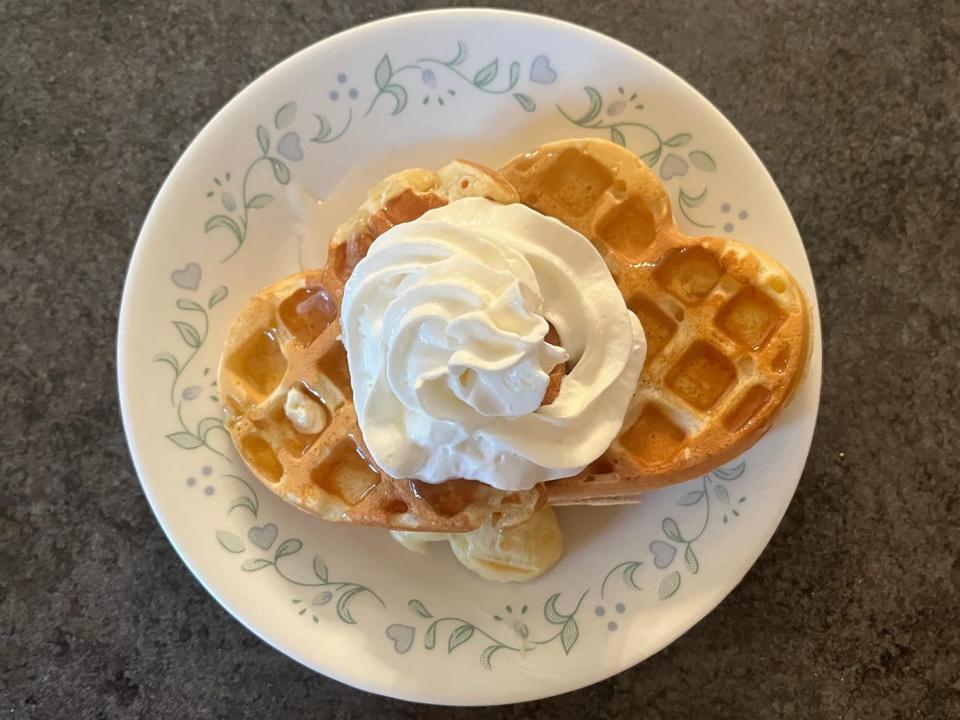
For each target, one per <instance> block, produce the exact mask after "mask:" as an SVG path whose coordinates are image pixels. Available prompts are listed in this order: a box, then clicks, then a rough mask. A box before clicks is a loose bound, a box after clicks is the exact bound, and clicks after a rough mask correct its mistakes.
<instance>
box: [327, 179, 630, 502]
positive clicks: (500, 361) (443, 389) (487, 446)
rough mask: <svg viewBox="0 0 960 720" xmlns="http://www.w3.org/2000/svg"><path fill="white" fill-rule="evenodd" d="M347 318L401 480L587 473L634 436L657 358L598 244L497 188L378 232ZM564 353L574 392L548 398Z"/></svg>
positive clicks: (534, 479) (388, 455) (357, 276)
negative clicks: (643, 377) (634, 401)
mask: <svg viewBox="0 0 960 720" xmlns="http://www.w3.org/2000/svg"><path fill="white" fill-rule="evenodd" d="M548 322H549V323H550V324H552V325H553V326H554V327H555V328H556V330H557V332H558V334H559V336H560V340H561V345H562V347H558V346H555V345H552V344H550V343H548V342H547V341H546V340H545V336H546V334H547V332H548V330H549V326H548ZM341 323H342V327H343V330H342V331H343V336H342V339H343V344H344V346H345V347H346V350H347V359H348V362H349V366H350V378H351V384H352V386H353V395H354V402H355V404H356V408H357V417H358V419H359V421H360V429H361V431H362V432H363V438H364V440H365V441H366V444H367V447H368V448H369V449H370V452H371V453H372V455H373V457H374V459H375V460H376V461H377V463H378V464H379V465H380V467H382V468H383V469H384V470H385V471H386V472H388V473H389V474H390V475H391V476H393V477H397V478H417V479H420V480H424V481H426V482H429V483H439V482H443V481H445V480H449V479H451V478H468V479H473V480H480V481H481V482H484V483H487V484H488V485H492V486H494V487H497V488H500V489H503V490H523V489H528V488H531V487H533V486H534V485H535V484H536V483H538V482H542V481H546V480H555V479H557V478H562V477H568V476H571V475H575V474H577V473H578V472H580V471H581V470H582V469H583V468H584V467H586V466H587V465H588V464H589V463H591V462H592V461H593V460H595V459H596V458H598V457H599V456H600V455H601V454H602V453H603V452H604V451H605V450H606V449H607V448H608V447H609V446H610V443H611V442H612V441H613V439H614V438H615V437H616V436H617V434H618V433H619V432H620V429H621V426H622V425H623V418H624V415H625V414H626V411H627V405H628V404H629V402H630V398H631V396H632V395H633V392H634V389H635V388H636V384H637V380H638V378H639V376H640V371H641V369H642V367H643V360H644V356H645V354H646V339H645V337H644V334H643V329H642V328H641V327H640V322H639V320H637V317H636V316H635V315H634V314H633V313H632V312H630V311H629V310H628V309H627V307H626V305H625V304H624V301H623V297H622V296H621V294H620V291H619V290H618V289H617V286H616V284H615V283H614V281H613V278H612V277H611V275H610V271H609V270H608V269H607V266H606V265H605V264H604V262H603V259H602V258H601V257H600V254H599V253H598V252H597V250H596V249H595V248H594V247H593V245H591V244H590V241H589V240H587V239H586V238H585V237H584V236H583V235H581V234H580V233H578V232H577V231H576V230H573V229H572V228H570V227H567V226H566V225H564V224H563V223H561V222H559V221H557V220H555V219H553V218H549V217H545V216H544V215H541V214H540V213H538V212H536V211H535V210H531V209H530V208H528V207H526V206H524V205H519V204H515V205H500V204H498V203H494V202H491V201H490V200H486V199H483V198H465V199H462V200H458V201H456V202H453V203H451V204H449V205H446V206H444V207H441V208H437V209H435V210H431V211H429V212H427V213H426V214H424V215H423V216H422V217H420V218H419V219H417V220H414V221H413V222H408V223H403V224H401V225H397V226H395V227H393V228H391V229H390V230H388V231H387V232H385V233H384V234H383V235H381V236H380V237H379V238H377V240H376V241H375V242H374V243H373V245H372V246H371V248H370V252H369V253H368V255H367V256H366V258H364V259H363V260H362V261H361V262H360V263H359V264H358V265H357V267H356V269H355V270H354V271H353V274H352V275H351V276H350V279H349V280H348V281H347V284H346V288H345V290H344V298H343V307H342V313H341ZM561 362H566V363H567V367H568V368H570V370H569V372H568V374H567V375H566V376H565V377H564V378H563V381H562V383H561V384H560V393H559V395H558V396H557V398H556V399H555V400H554V401H553V402H552V403H551V404H549V405H542V404H541V403H542V401H543V397H544V392H545V391H546V389H547V385H548V382H549V377H548V374H549V372H550V370H551V369H552V368H553V367H554V366H555V365H557V364H558V363H561Z"/></svg>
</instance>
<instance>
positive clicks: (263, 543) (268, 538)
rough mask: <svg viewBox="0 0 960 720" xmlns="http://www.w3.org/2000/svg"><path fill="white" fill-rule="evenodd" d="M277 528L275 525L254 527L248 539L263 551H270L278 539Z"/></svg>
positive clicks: (248, 534)
mask: <svg viewBox="0 0 960 720" xmlns="http://www.w3.org/2000/svg"><path fill="white" fill-rule="evenodd" d="M277 532H278V530H277V526H276V525H274V524H273V523H267V524H266V525H264V526H263V527H252V528H250V530H248V531H247V537H248V538H250V542H252V543H253V544H254V545H256V546H257V547H258V548H260V549H261V550H269V549H270V546H271V545H273V541H274V540H276V539H277Z"/></svg>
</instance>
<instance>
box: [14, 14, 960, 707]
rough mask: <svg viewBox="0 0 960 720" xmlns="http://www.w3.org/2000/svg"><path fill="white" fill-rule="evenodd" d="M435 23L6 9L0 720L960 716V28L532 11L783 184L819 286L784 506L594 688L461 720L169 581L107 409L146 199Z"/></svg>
mask: <svg viewBox="0 0 960 720" xmlns="http://www.w3.org/2000/svg"><path fill="white" fill-rule="evenodd" d="M431 4H432V3H416V2H397V1H396V0H381V1H380V2H368V1H365V0H364V1H358V2H353V3H345V2H344V3H337V2H328V1H323V2H291V1H289V0H287V1H286V2H278V3H252V2H240V1H238V0H229V1H224V2H210V3H193V2H183V1H174V2H150V3H144V4H142V5H141V4H138V3H122V2H105V1H104V2H74V3H45V2H42V1H41V0H24V1H23V2H2V3H0V81H2V82H0V86H2V88H3V91H2V95H0V168H2V178H0V339H2V344H3V351H2V352H0V398H2V405H0V407H2V408H3V412H2V414H0V487H2V488H3V493H2V494H3V502H2V503H0V713H3V714H4V715H3V716H4V717H6V716H10V717H16V718H20V717H24V718H58V717H78V718H100V717H104V718H128V717H143V718H167V717H185V718H192V717H248V716H249V717H270V718H276V719H278V720H279V719H280V718H301V717H312V716H319V717H336V718H347V717H361V716H376V717H395V718H413V717H437V718H441V717H442V718H447V717H481V716H482V717H502V718H532V717H538V718H539V717H544V718H546V717H559V716H561V715H562V716H566V715H568V714H572V715H576V716H580V717H600V718H612V717H627V716H638V717H644V718H647V719H648V720H654V719H655V718H714V717H717V718H775V717H785V718H870V719H871V720H877V719H881V718H956V717H960V623H958V622H957V621H958V619H960V601H958V598H960V587H958V584H960V560H958V554H960V522H958V517H960V482H958V481H960V439H958V438H960V412H958V409H957V407H958V406H957V403H958V396H957V388H958V387H960V370H958V368H960V360H958V358H960V353H958V351H960V220H958V217H960V216H958V207H960V140H958V137H960V71H958V64H960V5H958V4H957V3H956V2H950V1H947V0H945V1H942V2H935V1H932V2H914V1H911V0H891V1H890V2H887V3H884V6H885V9H884V10H882V11H881V10H879V9H877V7H876V5H878V4H873V3H862V2H850V1H842V2H826V3H822V2H811V1H806V0H800V1H798V2H788V1H786V0H779V1H775V2H765V3H753V2H734V1H733V0H715V1H714V2H709V3H707V2H698V1H695V0H674V1H673V2H669V3H656V2H643V3H627V2H607V1H606V0H596V1H590V2H587V1H584V0H565V1H563V2H557V3H547V2H528V3H523V7H524V8H526V9H529V10H533V11H538V12H544V13H550V14H554V15H559V16H561V17H564V18H567V19H570V20H572V21H575V22H578V23H581V24H583V25H586V26H588V27H592V28H595V29H597V30H600V31H602V32H605V33H608V34H610V35H612V36H614V37H616V38H619V39H621V40H623V41H625V42H627V43H629V44H631V45H634V46H636V47H638V48H640V49H642V50H644V51H645V52H647V53H649V54H650V55H652V56H653V57H655V58H657V59H658V60H660V61H662V62H663V63H665V64H666V65H667V66H669V67H670V68H672V69H673V70H675V71H676V72H678V73H679V74H680V75H682V76H683V77H685V78H686V79H688V80H689V81H690V82H692V83H693V84H694V85H695V86H696V87H697V88H698V89H700V90H701V91H702V92H703V93H704V94H705V95H706V96H707V97H708V98H710V99H711V100H712V101H713V102H714V103H716V105H717V106H718V107H719V108H720V109H721V110H722V111H723V112H724V113H725V114H726V115H727V117H729V118H730V120H732V121H733V123H734V124H735V125H736V126H737V127H738V128H739V129H740V130H741V131H742V132H743V134H744V135H745V136H746V138H747V139H748V140H749V142H750V143H751V144H752V145H753V147H754V148H755V149H756V150H757V152H758V153H759V155H760V157H761V158H762V159H763V161H764V162H765V163H766V165H767V167H768V168H769V169H770V171H771V173H772V174H773V176H774V178H775V179H776V181H777V183H778V184H779V186H780V188H781V190H782V191H783V194H784V196H785V197H786V200H787V202H788V204H789V205H790V207H791V208H792V210H793V212H794V215H795V217H796V220H797V223H798V225H799V227H800V231H801V234H802V235H803V237H804V240H805V242H806V245H807V249H808V253H809V256H810V262H811V264H812V266H813V271H814V275H815V277H816V281H817V286H818V290H819V297H820V304H821V310H822V317H823V328H824V366H825V372H824V384H823V396H822V409H821V413H820V418H819V422H818V427H817V432H816V436H815V438H814V443H813V450H812V452H811V454H810V459H809V462H808V464H807V468H806V471H805V473H804V475H803V479H802V481H801V483H800V487H799V490H798V492H797V495H796V498H795V500H794V502H793V504H792V505H791V506H790V509H789V511H788V512H787V515H786V518H785V520H784V522H783V524H782V526H781V527H780V529H779V531H778V532H777V534H776V535H775V537H774V538H773V541H772V542H771V544H770V546H769V548H768V549H767V550H766V552H764V554H763V555H762V557H761V558H760V560H759V562H758V563H757V564H756V566H755V567H754V568H753V569H752V570H751V571H750V573H749V574H748V575H747V577H746V579H745V580H744V581H743V583H742V584H741V585H740V586H739V587H738V588H737V589H736V590H735V591H734V592H733V593H732V594H731V595H730V597H729V598H728V599H726V600H725V601H724V602H723V603H722V604H721V605H720V607H719V608H717V610H716V611H715V612H713V613H712V614H710V615H709V616H708V617H707V618H706V619H704V620H703V621H702V622H700V623H699V624H698V625H697V626H696V627H694V628H693V629H692V630H691V631H690V632H689V633H687V634H686V635H685V636H683V637H682V638H680V639H679V640H678V641H676V642H675V643H674V644H673V645H671V646H670V647H669V648H668V649H666V650H665V651H663V652H662V653H660V654H659V655H657V656H655V657H654V658H652V659H650V660H648V661H647V662H645V663H643V664H642V665H640V666H638V667H635V668H633V669H631V670H628V671H626V672H624V673H622V674H620V675H618V676H616V677H613V678H611V679H610V680H607V681H605V682H602V683H599V684H597V685H594V686H592V687H589V688H587V689H585V690H581V691H579V692H576V693H572V694H569V695H565V696H562V697H559V698H554V699H550V700H545V701H542V702H536V703H528V704H523V705H518V706H510V707H503V708H490V709H487V710H444V709H439V708H431V707H426V706H417V705H412V704H407V703H403V702H399V701H393V700H386V699H383V698H379V697H375V696H372V695H368V694H366V693H363V692H360V691H357V690H353V689H351V688H349V687H346V686H344V685H341V684H339V683H337V682H334V681H332V680H328V679H326V678H324V677H322V676H319V675H315V674H314V673H312V672H310V671H308V670H306V669H305V668H303V667H301V666H299V665H298V664H297V663H295V662H293V661H292V660H289V659H287V658H286V657H284V656H283V655H281V654H279V653H278V652H276V651H274V650H272V649H271V648H270V647H268V646H267V645H266V644H264V643H263V642H261V641H260V640H258V639H257V638H255V637H254V636H253V635H252V634H250V633H249V632H248V631H247V630H245V629H244V628H243V627H242V626H241V625H240V624H239V623H237V622H236V621H235V620H234V619H233V618H231V617H230V616H229V615H228V614H227V613H226V612H225V611H224V610H223V609H221V608H220V606H219V605H217V603H216V602H215V601H214V600H213V599H212V598H211V597H210V596H208V595H207V594H206V592H205V591H204V590H203V589H202V588H201V587H200V585H199V584H198V583H197V581H196V580H195V579H194V578H193V577H192V576H191V574H190V572H189V571H188V570H187V568H186V567H185V566H184V565H183V564H182V563H181V561H180V560H179V559H178V558H177V556H176V554H175V553H174V551H173V549H172V548H171V546H170V545H169V543H168V542H167V540H166V539H165V537H164V535H163V533H162V532H161V530H160V528H159V526H158V525H157V523H156V521H155V520H154V518H153V516H152V515H151V513H150V510H149V508H148V506H147V503H146V501H145V500H144V497H143V494H142V492H141V489H140V485H139V483H138V482H137V479H136V476H135V474H134V470H133V467H132V465H131V462H130V459H129V456H128V454H127V448H126V445H125V442H124V437H123V432H122V430H121V427H120V416H119V411H118V406H117V396H116V389H115V388H116V381H115V365H114V342H115V332H116V322H117V310H118V305H119V298H120V291H121V286H122V283H123V278H124V272H125V270H126V266H127V262H128V259H129V257H130V253H131V251H132V249H133V245H134V241H135V239H136V236H137V232H138V230H139V227H140V224H141V222H142V221H143V218H144V215H145V214H146V211H147V208H148V206H149V204H150V201H151V199H152V198H153V196H154V194H155V193H156V192H157V189H158V188H159V186H160V183H161V182H162V180H163V178H164V177H165V175H166V174H167V172H168V171H169V170H170V168H171V166H172V165H173V163H174V162H175V161H176V159H177V158H178V156H179V155H180V153H181V152H182V151H183V149H184V148H185V146H186V145H187V143H189V141H190V140H191V138H193V136H194V135H195V134H196V133H197V132H198V131H199V130H200V128H201V127H202V125H203V124H204V123H205V122H206V121H207V120H208V119H209V118H210V117H211V116H212V115H213V114H214V113H215V112H216V111H217V109H219V108H220V107H221V106H222V105H223V104H224V103H225V102H226V101H227V100H228V99H229V98H230V97H231V96H232V95H233V94H234V93H236V92H237V91H238V90H239V89H240V88H242V87H243V86H245V85H246V84H248V83H249V82H250V81H252V80H253V79H254V78H255V77H257V76H258V75H259V74H260V73H262V72H263V71H265V70H266V69H268V68H269V67H270V66H272V65H273V64H275V63H276V62H278V61H279V60H281V59H282V58H284V57H285V56H287V55H288V54H290V53H292V52H293V51H295V50H297V49H299V48H301V47H303V46H306V45H308V44H310V43H312V42H314V41H316V40H318V39H320V38H322V37H324V36H326V35H329V34H331V33H333V32H336V31H338V30H341V29H343V28H347V27H349V26H351V25H354V24H357V23H360V22H364V21H367V20H370V19H372V18H375V17H378V16H382V15H389V14H394V13H396V12H400V11H406V10H412V9H416V8H418V7H427V6H429V5H431Z"/></svg>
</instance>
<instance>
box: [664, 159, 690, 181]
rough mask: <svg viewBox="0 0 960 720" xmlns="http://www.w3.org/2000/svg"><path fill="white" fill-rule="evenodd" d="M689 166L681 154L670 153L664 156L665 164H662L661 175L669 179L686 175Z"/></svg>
mask: <svg viewBox="0 0 960 720" xmlns="http://www.w3.org/2000/svg"><path fill="white" fill-rule="evenodd" d="M689 168H690V166H689V165H687V161H686V160H684V159H683V158H682V157H680V156H679V155H674V154H673V153H670V154H669V155H667V157H666V158H664V160H663V165H661V166H660V177H662V178H663V179H664V180H669V179H670V178H672V177H679V176H681V175H686V174H687V170H688V169H689Z"/></svg>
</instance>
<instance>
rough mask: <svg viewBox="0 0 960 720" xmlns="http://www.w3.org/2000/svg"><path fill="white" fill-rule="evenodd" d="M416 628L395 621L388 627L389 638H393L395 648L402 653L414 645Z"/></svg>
mask: <svg viewBox="0 0 960 720" xmlns="http://www.w3.org/2000/svg"><path fill="white" fill-rule="evenodd" d="M416 632H417V631H416V628H414V627H411V626H410V625H401V624H400V623H394V624H393V625H390V626H389V627H388V628H387V638H389V639H390V640H393V649H394V650H396V651H397V652H398V653H400V654H401V655H402V654H403V653H405V652H406V651H407V650H409V649H410V648H411V647H413V636H414V635H415V634H416Z"/></svg>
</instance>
